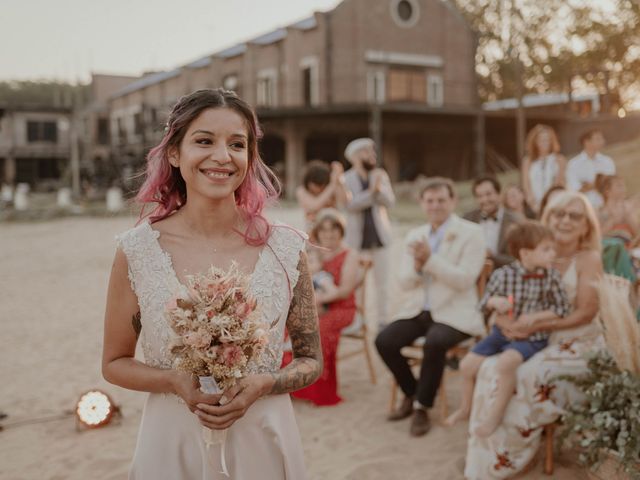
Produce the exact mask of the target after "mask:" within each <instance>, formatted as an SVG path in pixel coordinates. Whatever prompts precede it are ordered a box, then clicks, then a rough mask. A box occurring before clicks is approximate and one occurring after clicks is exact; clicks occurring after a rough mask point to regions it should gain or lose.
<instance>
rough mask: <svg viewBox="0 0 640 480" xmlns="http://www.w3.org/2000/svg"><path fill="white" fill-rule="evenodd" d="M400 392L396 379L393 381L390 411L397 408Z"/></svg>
mask: <svg viewBox="0 0 640 480" xmlns="http://www.w3.org/2000/svg"><path fill="white" fill-rule="evenodd" d="M397 394H398V384H397V383H396V381H395V380H392V381H391V402H390V403H389V412H391V413H393V411H394V410H395V409H396V395H397Z"/></svg>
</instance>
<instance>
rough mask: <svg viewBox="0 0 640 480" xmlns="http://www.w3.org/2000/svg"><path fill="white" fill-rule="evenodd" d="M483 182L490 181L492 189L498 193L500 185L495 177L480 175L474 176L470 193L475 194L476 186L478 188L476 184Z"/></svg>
mask: <svg viewBox="0 0 640 480" xmlns="http://www.w3.org/2000/svg"><path fill="white" fill-rule="evenodd" d="M483 183H490V184H491V185H492V186H493V189H494V190H495V191H496V193H500V190H502V185H500V182H499V181H498V179H497V178H495V177H480V178H476V179H475V180H474V181H473V184H472V185H471V193H472V194H473V196H474V197H475V195H476V188H478V186H480V185H482V184H483Z"/></svg>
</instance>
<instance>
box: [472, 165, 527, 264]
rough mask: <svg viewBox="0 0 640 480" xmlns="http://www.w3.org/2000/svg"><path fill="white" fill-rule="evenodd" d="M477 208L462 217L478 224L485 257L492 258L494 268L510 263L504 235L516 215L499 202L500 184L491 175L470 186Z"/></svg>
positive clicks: (516, 221) (516, 219)
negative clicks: (483, 240) (485, 247)
mask: <svg viewBox="0 0 640 480" xmlns="http://www.w3.org/2000/svg"><path fill="white" fill-rule="evenodd" d="M471 190H472V192H473V197H474V198H475V200H476V203H477V205H478V208H477V209H475V210H472V211H471V212H469V213H467V214H466V215H465V216H464V218H465V220H469V221H471V222H474V223H478V224H480V226H481V227H482V231H483V234H484V239H485V243H486V244H487V258H490V259H491V260H493V263H494V265H495V268H500V267H502V266H503V265H506V264H508V263H511V262H512V261H513V260H514V258H513V257H512V256H511V255H510V254H509V251H508V246H507V242H506V235H507V231H508V230H509V227H510V226H511V225H513V224H515V223H518V217H516V216H515V215H514V214H513V213H511V212H510V211H509V210H506V209H505V208H504V207H503V206H502V204H501V202H500V190H501V185H500V182H498V180H496V179H495V178H493V177H482V178H478V179H477V180H475V181H474V182H473V186H472V187H471Z"/></svg>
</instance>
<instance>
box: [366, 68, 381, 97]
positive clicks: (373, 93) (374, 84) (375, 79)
mask: <svg viewBox="0 0 640 480" xmlns="http://www.w3.org/2000/svg"><path fill="white" fill-rule="evenodd" d="M367 99H368V100H369V102H371V103H384V101H385V79H384V72H383V71H370V72H369V73H368V75H367Z"/></svg>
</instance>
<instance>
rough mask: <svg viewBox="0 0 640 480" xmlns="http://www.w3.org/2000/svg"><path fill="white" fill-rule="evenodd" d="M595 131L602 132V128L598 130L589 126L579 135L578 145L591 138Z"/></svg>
mask: <svg viewBox="0 0 640 480" xmlns="http://www.w3.org/2000/svg"><path fill="white" fill-rule="evenodd" d="M596 133H600V134H602V130H600V129H599V128H590V129H589V130H587V131H586V132H584V133H583V134H582V135H580V145H582V146H583V147H584V142H586V141H587V140H591V138H592V137H593V136H594V135H595V134H596Z"/></svg>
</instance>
